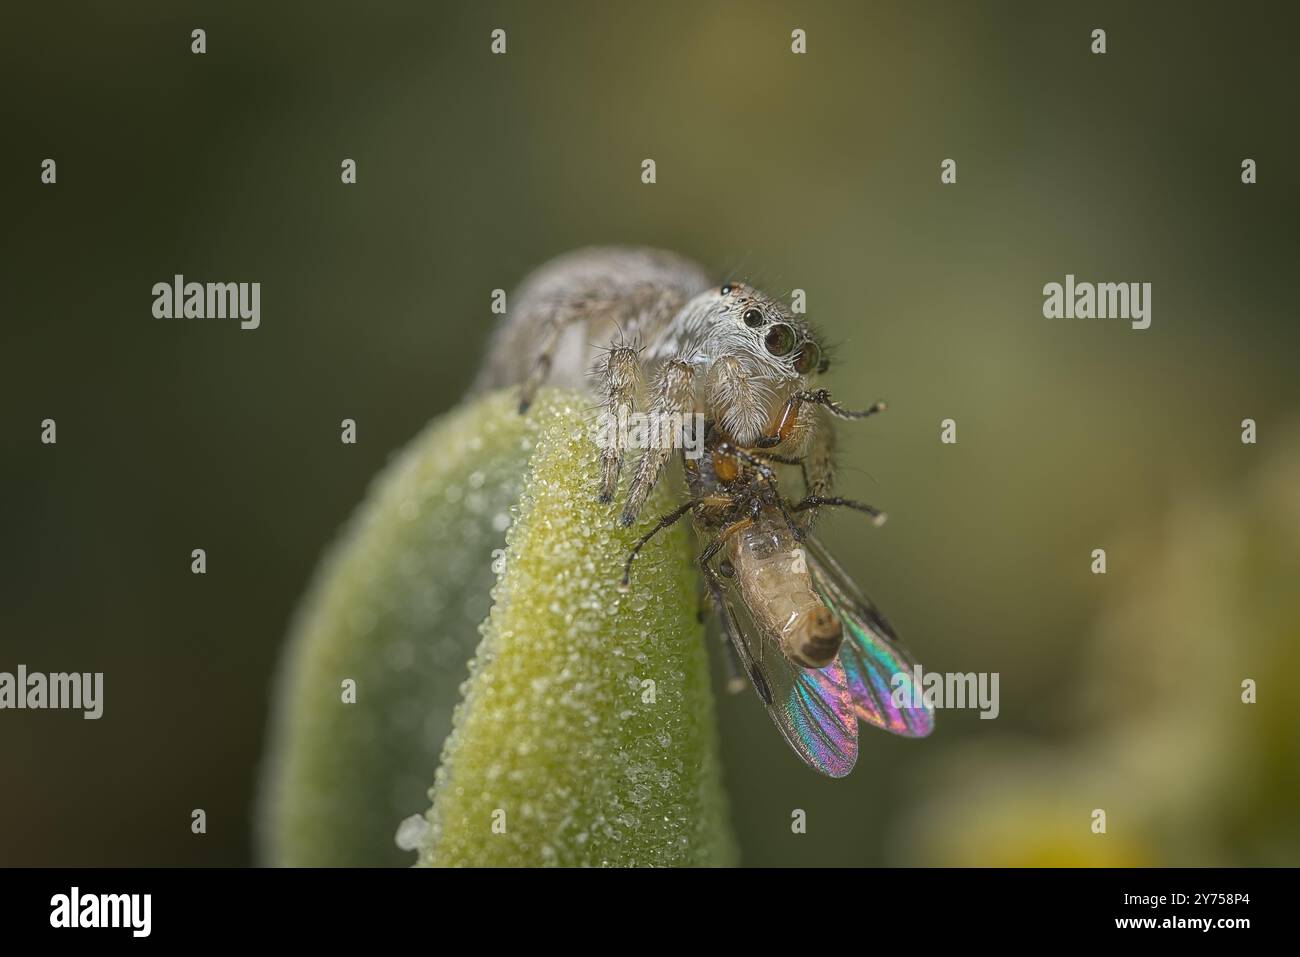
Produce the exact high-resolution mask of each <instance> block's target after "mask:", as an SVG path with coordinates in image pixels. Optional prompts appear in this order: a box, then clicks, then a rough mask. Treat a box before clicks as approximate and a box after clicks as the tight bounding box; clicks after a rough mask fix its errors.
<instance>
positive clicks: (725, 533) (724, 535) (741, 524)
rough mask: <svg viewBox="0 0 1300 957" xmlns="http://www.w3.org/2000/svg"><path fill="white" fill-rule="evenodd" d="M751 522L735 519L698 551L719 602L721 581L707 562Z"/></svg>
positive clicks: (760, 648) (761, 653)
mask: <svg viewBox="0 0 1300 957" xmlns="http://www.w3.org/2000/svg"><path fill="white" fill-rule="evenodd" d="M752 524H754V520H753V519H752V518H741V519H737V520H736V521H734V522H732V523H731V524H730V525H728V526H727V527H726V528H724V529H722V531H720V532H718V534H717V535H715V536H714V537H713V541H711V542H709V544H708V545H707V546H705V549H704V551H702V552H700V557H699V559H698V561H699V565H700V569H701V570H702V571H703V572H704V576H705V578H706V579H708V582H709V585H710V586H711V587H712V588H713V589H714V594H715V597H717V599H718V601H719V602H720V601H721V600H722V598H721V588H722V582H721V581H719V580H718V574H717V572H715V571H714V570H713V567H712V566H711V565H710V564H709V562H711V561H712V560H713V556H714V555H716V554H718V552H719V551H721V550H722V546H723V545H725V544H726V543H727V539H729V538H730V537H731V536H732V535H735V534H736V533H737V532H739V531H742V530H743V529H746V528H748V527H749V526H750V525H752ZM741 637H742V639H743V637H744V636H743V635H742V636H741ZM758 659H759V661H760V662H761V661H762V660H763V642H761V641H760V642H759V643H758Z"/></svg>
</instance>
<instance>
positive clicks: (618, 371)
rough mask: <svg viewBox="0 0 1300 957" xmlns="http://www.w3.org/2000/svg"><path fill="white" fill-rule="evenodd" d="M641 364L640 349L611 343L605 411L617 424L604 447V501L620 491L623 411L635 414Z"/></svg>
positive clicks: (614, 425)
mask: <svg viewBox="0 0 1300 957" xmlns="http://www.w3.org/2000/svg"><path fill="white" fill-rule="evenodd" d="M640 373H641V367H640V365H639V363H638V362H637V352H636V349H634V348H633V347H632V346H627V345H617V344H616V345H613V346H610V349H609V356H608V358H607V360H606V364H605V369H604V389H603V391H604V394H605V412H606V414H607V415H608V416H609V419H610V422H611V424H612V426H613V433H614V435H613V440H612V441H610V442H608V443H607V444H606V445H605V446H604V448H602V449H601V450H600V492H599V496H598V497H599V499H600V501H601V502H612V501H613V500H614V493H615V492H616V491H617V490H618V473H619V470H620V469H621V468H622V467H623V442H622V438H623V436H622V430H621V429H620V428H619V425H620V423H621V421H622V420H621V418H620V416H621V414H622V413H623V410H624V409H626V410H627V414H628V415H631V413H632V404H633V402H634V401H635V397H636V387H637V380H638V379H639V378H640Z"/></svg>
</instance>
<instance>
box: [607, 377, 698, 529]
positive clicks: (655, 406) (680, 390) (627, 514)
mask: <svg viewBox="0 0 1300 957" xmlns="http://www.w3.org/2000/svg"><path fill="white" fill-rule="evenodd" d="M694 408H695V368H694V367H693V366H692V365H691V364H690V363H689V362H687V361H686V360H685V359H680V358H679V359H670V360H669V361H668V362H667V363H666V364H665V365H664V367H663V369H662V370H661V371H660V373H659V381H658V385H657V387H656V390H655V397H654V401H653V403H652V404H651V408H650V412H651V414H652V415H654V416H657V417H658V420H659V425H660V428H659V430H658V431H659V432H660V433H661V434H660V438H661V439H663V438H664V436H663V435H662V433H663V432H664V429H665V423H667V422H674V421H679V420H684V419H685V417H686V416H687V415H689V414H690V413H691V411H692V409H694ZM658 444H659V446H660V447H659V448H651V449H646V450H645V451H643V452H642V453H641V460H640V461H639V462H637V467H636V475H635V476H633V478H632V484H631V485H630V486H629V487H628V490H627V503H626V504H625V505H624V506H623V514H622V516H621V517H620V518H619V522H620V523H621V524H622V525H623V526H624V527H627V526H629V525H631V524H632V523H633V522H635V521H636V517H637V515H639V514H640V512H641V508H642V506H644V505H645V503H646V499H648V498H649V497H650V492H651V490H652V489H653V488H654V487H655V483H656V482H657V481H659V473H660V472H662V471H663V467H664V465H665V464H666V463H667V461H668V459H669V457H670V456H671V455H672V453H673V450H672V448H671V446H672V445H673V443H672V442H668V441H660V442H659V443H658Z"/></svg>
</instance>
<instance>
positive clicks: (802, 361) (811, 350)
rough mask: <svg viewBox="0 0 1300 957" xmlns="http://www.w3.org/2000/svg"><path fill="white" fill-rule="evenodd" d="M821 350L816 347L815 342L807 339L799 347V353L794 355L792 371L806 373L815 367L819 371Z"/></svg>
mask: <svg viewBox="0 0 1300 957" xmlns="http://www.w3.org/2000/svg"><path fill="white" fill-rule="evenodd" d="M821 363H822V351H821V349H819V348H817V343H815V342H813V341H812V340H811V339H809V340H808V341H807V342H805V343H804V344H803V346H802V347H801V348H800V349H799V354H798V355H797V356H795V357H794V371H795V372H797V373H799V374H800V375H807V374H808V373H809V372H812V371H813V370H814V369H816V370H817V371H818V372H820V371H821Z"/></svg>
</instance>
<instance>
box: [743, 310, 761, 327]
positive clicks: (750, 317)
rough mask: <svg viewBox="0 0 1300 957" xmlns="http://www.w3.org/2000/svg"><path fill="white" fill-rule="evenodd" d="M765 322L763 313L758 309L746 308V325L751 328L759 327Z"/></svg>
mask: <svg viewBox="0 0 1300 957" xmlns="http://www.w3.org/2000/svg"><path fill="white" fill-rule="evenodd" d="M762 324H763V314H762V313H761V312H759V311H758V310H757V309H746V310H745V325H747V326H749V328H751V329H757V328H758V327H759V326H761V325H762Z"/></svg>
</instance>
